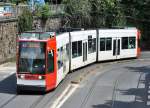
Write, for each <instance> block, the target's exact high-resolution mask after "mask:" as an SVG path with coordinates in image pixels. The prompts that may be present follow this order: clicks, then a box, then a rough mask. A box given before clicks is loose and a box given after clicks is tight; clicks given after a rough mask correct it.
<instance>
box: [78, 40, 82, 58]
mask: <svg viewBox="0 0 150 108" xmlns="http://www.w3.org/2000/svg"><path fill="white" fill-rule="evenodd" d="M78 56H82V41H78Z"/></svg>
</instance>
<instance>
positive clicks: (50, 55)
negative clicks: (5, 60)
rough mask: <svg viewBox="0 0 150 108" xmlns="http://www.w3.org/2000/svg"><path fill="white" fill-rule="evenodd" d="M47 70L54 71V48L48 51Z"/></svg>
mask: <svg viewBox="0 0 150 108" xmlns="http://www.w3.org/2000/svg"><path fill="white" fill-rule="evenodd" d="M47 62H48V65H47V66H48V72H49V73H50V72H54V50H51V51H49V52H48V60H47Z"/></svg>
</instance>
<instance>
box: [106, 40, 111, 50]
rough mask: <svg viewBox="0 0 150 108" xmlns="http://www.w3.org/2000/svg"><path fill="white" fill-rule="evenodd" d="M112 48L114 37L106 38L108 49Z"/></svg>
mask: <svg viewBox="0 0 150 108" xmlns="http://www.w3.org/2000/svg"><path fill="white" fill-rule="evenodd" d="M108 50H112V38H106V51H108Z"/></svg>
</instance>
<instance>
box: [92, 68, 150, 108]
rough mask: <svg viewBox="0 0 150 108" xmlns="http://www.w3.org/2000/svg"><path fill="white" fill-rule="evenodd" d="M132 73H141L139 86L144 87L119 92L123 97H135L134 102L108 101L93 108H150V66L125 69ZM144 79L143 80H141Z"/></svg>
mask: <svg viewBox="0 0 150 108" xmlns="http://www.w3.org/2000/svg"><path fill="white" fill-rule="evenodd" d="M125 68H127V69H128V70H129V71H131V72H140V73H141V77H140V79H139V84H138V86H139V85H144V86H142V87H137V88H131V89H127V90H117V91H118V92H120V93H121V95H132V96H135V100H134V101H132V102H124V101H118V100H115V101H112V100H106V101H107V102H106V103H105V104H98V105H93V106H92V107H93V108H150V98H149V99H148V96H149V97H150V66H143V67H125ZM141 78H142V79H141Z"/></svg>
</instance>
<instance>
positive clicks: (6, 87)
mask: <svg viewBox="0 0 150 108" xmlns="http://www.w3.org/2000/svg"><path fill="white" fill-rule="evenodd" d="M0 93H7V94H16V76H15V74H13V75H11V76H9V77H7V78H5V79H4V80H2V81H0Z"/></svg>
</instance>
